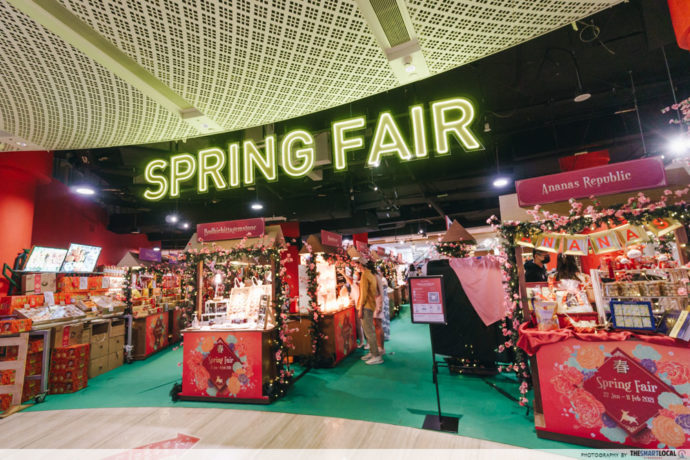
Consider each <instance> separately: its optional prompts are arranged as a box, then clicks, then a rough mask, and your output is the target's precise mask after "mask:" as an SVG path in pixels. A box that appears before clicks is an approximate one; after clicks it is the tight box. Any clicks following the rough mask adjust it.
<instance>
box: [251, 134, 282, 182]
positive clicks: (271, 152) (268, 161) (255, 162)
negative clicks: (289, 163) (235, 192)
mask: <svg viewBox="0 0 690 460" xmlns="http://www.w3.org/2000/svg"><path fill="white" fill-rule="evenodd" d="M265 142H266V147H265V148H264V150H265V152H266V154H265V156H264V155H261V152H259V148H258V147H257V146H256V144H255V143H254V142H253V141H244V149H243V150H244V184H245V185H253V184H254V182H255V181H256V178H255V175H254V168H255V167H256V168H258V169H259V171H261V174H263V176H264V177H265V178H266V180H267V181H269V182H272V181H275V180H276V179H277V178H278V177H277V171H276V136H275V135H273V134H271V135H270V136H267V137H266V139H265Z"/></svg>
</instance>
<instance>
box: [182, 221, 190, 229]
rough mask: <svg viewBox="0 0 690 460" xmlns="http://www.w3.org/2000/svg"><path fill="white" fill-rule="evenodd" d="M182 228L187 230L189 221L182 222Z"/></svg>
mask: <svg viewBox="0 0 690 460" xmlns="http://www.w3.org/2000/svg"><path fill="white" fill-rule="evenodd" d="M182 228H184V229H185V230H187V229H188V228H189V222H185V223H184V224H182Z"/></svg>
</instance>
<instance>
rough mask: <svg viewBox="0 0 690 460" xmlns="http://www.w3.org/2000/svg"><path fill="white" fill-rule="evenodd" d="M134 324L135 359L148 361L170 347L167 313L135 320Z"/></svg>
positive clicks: (133, 343) (133, 354)
mask: <svg viewBox="0 0 690 460" xmlns="http://www.w3.org/2000/svg"><path fill="white" fill-rule="evenodd" d="M132 323H133V324H132V346H133V347H134V348H133V352H132V358H133V359H136V360H139V359H146V358H148V357H149V356H151V355H152V354H154V353H156V352H159V351H161V350H162V349H163V348H165V347H167V346H168V324H169V313H168V312H167V311H164V312H161V313H154V314H153V315H148V316H144V317H139V318H134V320H133V322H132Z"/></svg>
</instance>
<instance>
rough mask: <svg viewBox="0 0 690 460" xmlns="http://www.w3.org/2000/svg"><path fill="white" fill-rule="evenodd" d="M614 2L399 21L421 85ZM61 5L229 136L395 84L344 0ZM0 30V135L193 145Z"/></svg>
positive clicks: (107, 75)
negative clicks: (423, 73) (407, 31)
mask: <svg viewBox="0 0 690 460" xmlns="http://www.w3.org/2000/svg"><path fill="white" fill-rule="evenodd" d="M26 1H27V2H29V1H32V0H26ZM620 1H622V0H590V1H574V0H443V1H437V0H408V10H409V12H410V16H411V18H412V21H413V25H414V28H415V32H416V35H417V37H418V38H419V41H420V43H421V46H422V51H423V53H424V55H425V58H426V59H427V61H428V65H429V68H430V69H431V71H432V74H433V73H438V72H442V71H444V70H447V69H450V68H453V67H457V66H459V65H462V64H464V63H467V62H469V61H472V60H476V59H479V58H481V57H483V56H486V55H489V54H492V53H495V52H497V51H500V50H502V49H505V48H507V47H509V46H512V45H515V44H517V43H520V42H523V41H525V40H528V39H529V38H532V37H535V36H538V35H541V34H543V33H545V32H548V31H550V30H553V29H555V28H558V27H561V26H563V25H566V24H568V23H569V22H571V21H573V20H575V19H579V18H583V17H586V16H588V15H590V14H592V13H594V12H596V11H598V10H601V9H603V8H606V7H609V6H611V5H613V4H616V3H620ZM59 2H60V4H62V5H63V6H64V7H65V8H66V9H67V10H69V11H70V12H71V13H73V14H74V15H76V16H77V17H78V18H80V19H81V20H82V21H84V22H85V23H87V24H88V25H89V26H90V27H91V28H92V29H93V30H95V31H96V32H97V33H98V34H100V35H101V36H102V37H104V38H106V39H107V40H108V41H109V42H111V43H112V44H114V45H115V46H116V47H117V48H119V49H120V50H122V51H123V52H124V53H125V54H126V55H127V56H129V57H130V58H131V59H132V60H133V61H135V62H136V63H138V64H139V65H140V66H142V67H143V68H145V69H146V70H148V71H149V72H150V73H151V74H152V75H153V76H154V77H155V78H156V79H158V80H159V81H160V82H162V83H163V84H165V85H167V86H168V87H169V88H170V89H172V90H173V91H174V92H175V93H177V94H178V95H179V96H181V97H182V98H184V99H185V100H186V101H188V102H189V104H190V105H191V106H193V107H195V108H197V109H198V110H199V111H201V112H202V113H203V114H204V115H206V116H207V117H209V118H210V119H211V120H213V121H214V122H215V123H217V124H218V125H219V126H220V127H221V128H222V129H224V130H227V131H231V130H235V129H243V128H247V127H252V126H257V125H262V124H266V123H271V122H275V121H279V120H284V119H288V118H292V117H296V116H299V115H303V114H307V113H312V112H315V111H318V110H322V109H325V108H329V107H334V106H337V105H340V104H343V103H347V102H349V101H353V100H357V99H361V98H363V97H366V96H370V95H372V94H376V93H379V92H382V91H385V90H388V89H391V88H393V87H395V86H397V85H398V81H397V79H396V78H395V76H394V75H393V73H392V71H391V68H390V66H389V65H388V62H387V60H386V57H385V54H384V52H383V50H382V49H381V48H380V47H379V46H378V44H377V42H376V40H375V38H374V36H373V35H372V34H371V32H370V30H369V27H368V25H367V23H366V22H365V21H364V19H363V18H362V16H361V14H360V12H359V10H358V8H357V6H356V4H355V2H354V0H159V1H153V0H151V1H141V0H59ZM0 27H2V28H3V32H4V33H3V34H0V52H1V53H2V56H3V58H4V59H3V65H0V91H1V92H2V97H0V130H4V131H7V132H8V133H11V134H12V135H14V136H17V137H21V138H23V139H26V140H28V141H29V142H31V143H33V144H38V145H41V146H43V147H45V148H49V149H67V148H91V147H103V146H110V145H126V144H138V143H146V142H156V141H162V140H170V139H181V138H185V137H189V136H193V135H197V134H198V132H197V131H196V130H195V129H194V128H192V127H191V126H190V125H189V124H187V123H186V122H184V121H183V120H181V119H180V116H179V114H178V113H175V112H173V111H171V110H168V109H166V108H164V107H163V106H161V105H159V103H157V102H156V101H155V100H154V99H152V98H149V97H148V96H147V95H146V94H144V93H142V92H140V91H139V90H138V89H136V88H135V87H133V86H132V85H131V84H129V83H128V82H126V81H125V80H122V79H120V78H118V77H117V76H116V75H114V74H113V73H112V72H111V71H110V70H108V69H106V68H105V67H103V66H101V65H100V64H98V63H96V62H95V61H94V60H92V59H91V58H89V57H87V56H86V55H85V54H83V53H82V52H80V51H79V50H77V49H76V48H74V47H73V46H72V45H70V44H69V43H67V42H66V41H65V40H63V39H62V38H60V37H58V36H57V35H54V34H53V33H51V32H49V31H48V30H47V29H45V28H44V27H43V26H41V25H39V24H37V23H36V22H35V21H34V20H33V19H31V18H30V17H28V16H27V15H25V14H24V13H21V12H19V11H18V10H16V9H15V8H14V7H12V6H10V4H9V3H8V0H0ZM111 70H112V69H111Z"/></svg>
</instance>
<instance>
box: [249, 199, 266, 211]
mask: <svg viewBox="0 0 690 460" xmlns="http://www.w3.org/2000/svg"><path fill="white" fill-rule="evenodd" d="M263 208H264V205H262V204H261V203H259V202H258V201H257V202H256V203H252V209H253V210H254V211H261V210H262V209H263Z"/></svg>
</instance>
